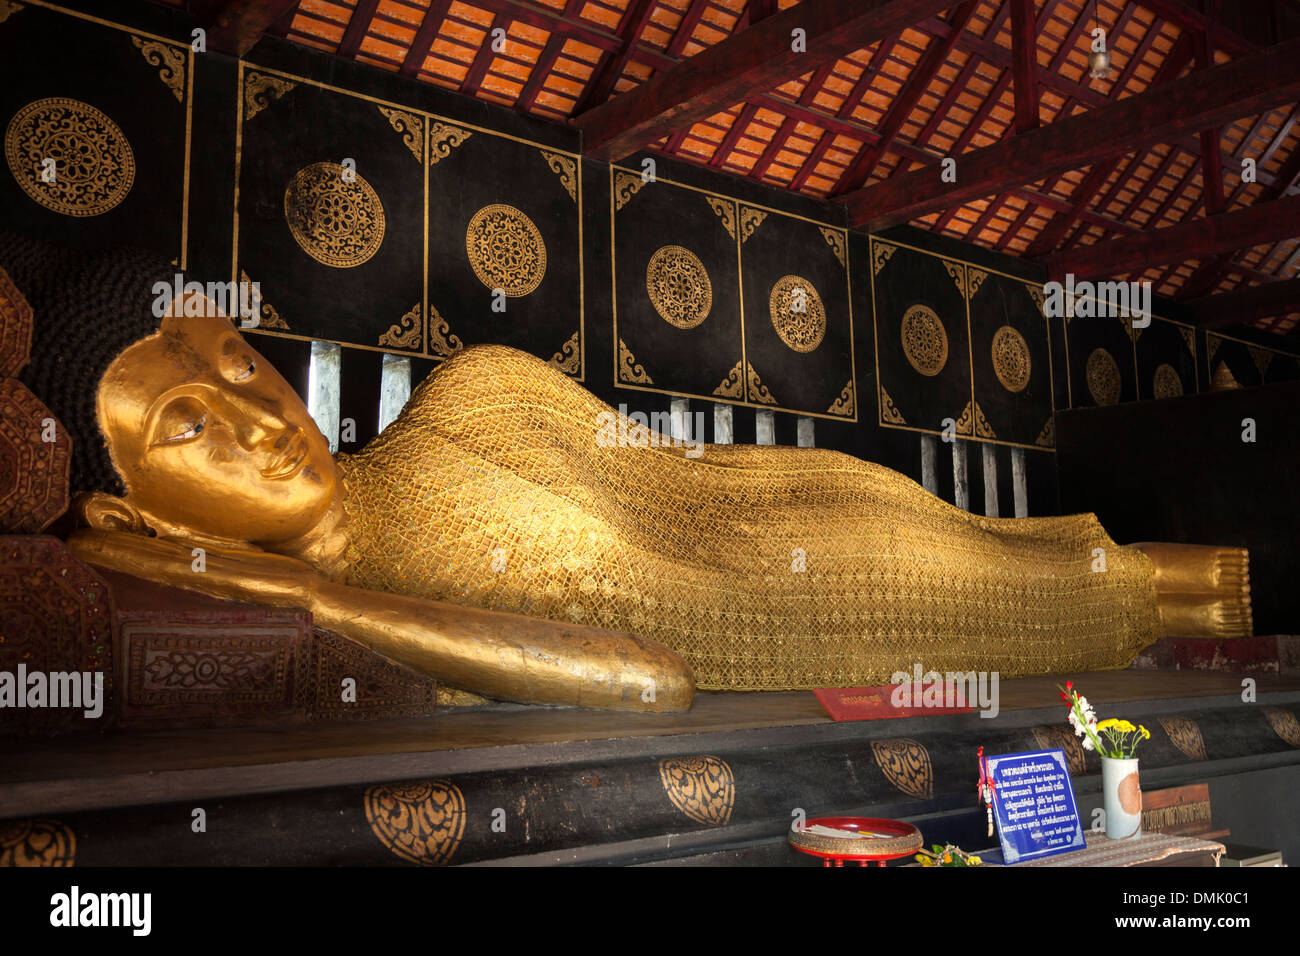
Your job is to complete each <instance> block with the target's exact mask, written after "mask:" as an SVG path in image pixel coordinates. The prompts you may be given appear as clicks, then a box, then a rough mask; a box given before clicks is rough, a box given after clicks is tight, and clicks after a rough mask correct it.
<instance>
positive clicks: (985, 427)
mask: <svg viewBox="0 0 1300 956" xmlns="http://www.w3.org/2000/svg"><path fill="white" fill-rule="evenodd" d="M956 427H957V434H958V435H974V436H975V437H976V438H997V437H998V436H997V435H996V434H994V432H993V426H992V425H990V424H989V420H988V419H987V418H985V417H984V409H982V408H980V403H979V402H977V401H974V400H972V401H969V402H967V403H966V407H965V408H963V409H962V410H961V415H960V416H958V418H957V426H956Z"/></svg>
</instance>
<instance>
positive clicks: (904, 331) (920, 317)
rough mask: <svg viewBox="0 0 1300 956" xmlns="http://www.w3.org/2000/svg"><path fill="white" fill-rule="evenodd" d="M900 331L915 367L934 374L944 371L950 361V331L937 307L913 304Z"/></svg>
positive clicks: (904, 315)
mask: <svg viewBox="0 0 1300 956" xmlns="http://www.w3.org/2000/svg"><path fill="white" fill-rule="evenodd" d="M898 331H899V338H900V339H901V340H902V343H903V354H904V355H905V356H907V361H908V364H910V365H911V366H912V368H914V369H916V370H917V371H918V372H920V373H921V374H922V375H925V376H930V377H932V376H935V375H938V374H939V373H940V372H942V371H943V367H944V366H945V365H946V364H948V333H947V331H945V329H944V327H943V322H942V320H940V318H939V316H938V314H937V313H936V312H935V311H934V309H931V308H930V307H929V306H925V305H914V306H911V307H910V308H909V309H908V310H907V311H906V312H904V313H903V321H902V322H901V323H899V330H898Z"/></svg>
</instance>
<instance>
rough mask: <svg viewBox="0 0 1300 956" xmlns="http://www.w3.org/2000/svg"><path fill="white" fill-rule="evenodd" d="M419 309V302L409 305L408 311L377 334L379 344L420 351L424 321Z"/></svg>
mask: <svg viewBox="0 0 1300 956" xmlns="http://www.w3.org/2000/svg"><path fill="white" fill-rule="evenodd" d="M420 311H421V310H420V303H418V302H417V303H415V305H413V306H411V310H410V311H409V312H407V313H406V314H405V315H403V316H402V317H401V319H399V320H398V321H397V322H396V323H394V324H393V325H390V326H389V327H388V331H387V332H385V333H384V334H383V335H381V336H379V344H380V345H386V346H388V347H389V348H393V349H412V350H414V351H416V352H418V351H420V347H421V345H422V344H423V339H424V322H423V321H422V319H421V317H420Z"/></svg>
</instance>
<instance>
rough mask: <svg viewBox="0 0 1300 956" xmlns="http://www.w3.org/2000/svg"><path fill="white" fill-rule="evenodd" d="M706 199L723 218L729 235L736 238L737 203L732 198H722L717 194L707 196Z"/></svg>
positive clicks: (723, 224)
mask: <svg viewBox="0 0 1300 956" xmlns="http://www.w3.org/2000/svg"><path fill="white" fill-rule="evenodd" d="M704 199H705V201H706V202H707V203H708V204H709V208H710V209H712V210H713V211H714V212H715V213H717V216H718V218H719V219H721V220H722V228H723V229H725V230H727V235H729V236H730V237H731V238H732V239H735V238H736V204H735V203H734V202H732V201H731V200H730V199H720V198H719V197H717V196H705V197H704Z"/></svg>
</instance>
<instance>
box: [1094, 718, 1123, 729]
mask: <svg viewBox="0 0 1300 956" xmlns="http://www.w3.org/2000/svg"><path fill="white" fill-rule="evenodd" d="M1118 726H1119V721H1118V720H1116V719H1115V718H1114V717H1108V718H1107V719H1106V720H1103V721H1102V722H1101V723H1099V724H1098V725H1097V729H1098V730H1110V729H1111V728H1112V727H1118Z"/></svg>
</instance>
